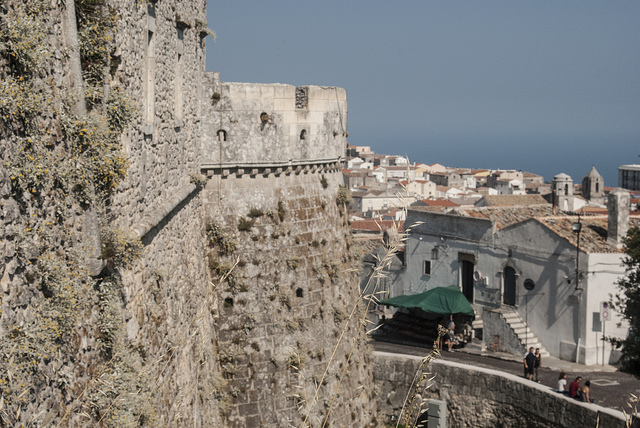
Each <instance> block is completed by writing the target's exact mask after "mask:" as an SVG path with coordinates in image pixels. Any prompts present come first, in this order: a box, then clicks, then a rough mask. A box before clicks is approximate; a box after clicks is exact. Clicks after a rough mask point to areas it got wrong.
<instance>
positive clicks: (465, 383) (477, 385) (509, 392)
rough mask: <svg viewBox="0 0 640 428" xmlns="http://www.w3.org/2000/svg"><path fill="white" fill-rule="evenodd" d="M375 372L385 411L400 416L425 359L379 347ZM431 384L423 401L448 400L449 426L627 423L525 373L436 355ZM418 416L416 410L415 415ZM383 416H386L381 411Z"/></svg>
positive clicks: (620, 416) (614, 413)
mask: <svg viewBox="0 0 640 428" xmlns="http://www.w3.org/2000/svg"><path fill="white" fill-rule="evenodd" d="M373 361H374V373H375V378H376V379H375V383H376V388H377V389H379V390H380V391H384V393H382V394H380V395H379V396H378V405H379V408H380V415H386V416H387V418H388V419H392V418H391V417H390V416H394V417H398V416H399V415H400V409H401V408H402V405H403V402H404V399H405V397H406V396H407V394H408V391H409V387H410V385H411V383H412V381H413V378H414V376H415V375H416V371H417V370H418V368H419V367H420V363H421V361H422V359H421V358H420V357H414V356H406V355H404V356H399V355H396V354H388V353H385V352H375V353H374V357H373ZM427 372H428V373H429V375H428V378H431V377H432V376H434V375H435V377H434V379H433V380H432V381H431V382H429V383H430V384H431V387H430V388H428V389H427V390H426V391H425V390H422V391H419V395H420V396H421V398H422V399H423V400H430V399H437V400H444V401H446V403H447V426H448V427H452V428H453V427H467V426H473V427H496V426H508V427H512V426H535V427H549V428H552V427H564V426H596V421H599V425H598V426H603V427H612V428H615V427H620V428H622V427H624V426H625V420H624V415H623V414H622V412H619V411H616V410H612V409H608V408H605V407H600V406H598V405H595V404H587V403H582V402H578V401H576V400H574V399H572V398H568V397H565V396H563V395H561V394H558V393H556V392H554V391H552V390H551V388H549V387H548V386H543V385H539V384H534V383H532V382H529V381H526V380H523V379H522V378H520V377H518V376H514V375H510V374H505V373H502V372H498V371H496V370H491V369H485V368H482V367H471V366H467V365H462V364H458V363H455V362H452V361H444V360H434V361H432V362H431V363H430V364H429V365H428V367H427ZM416 416H417V415H416ZM381 417H382V416H381Z"/></svg>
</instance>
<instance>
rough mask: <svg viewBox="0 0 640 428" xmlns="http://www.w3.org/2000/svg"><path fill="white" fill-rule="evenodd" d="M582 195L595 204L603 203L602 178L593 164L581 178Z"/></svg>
mask: <svg viewBox="0 0 640 428" xmlns="http://www.w3.org/2000/svg"><path fill="white" fill-rule="evenodd" d="M582 196H584V197H585V198H586V199H588V200H589V201H590V202H593V203H596V204H602V203H604V180H603V179H602V176H601V175H600V174H599V173H598V171H597V170H596V167H595V166H592V167H591V170H590V171H589V174H587V175H586V176H585V177H584V178H583V179H582Z"/></svg>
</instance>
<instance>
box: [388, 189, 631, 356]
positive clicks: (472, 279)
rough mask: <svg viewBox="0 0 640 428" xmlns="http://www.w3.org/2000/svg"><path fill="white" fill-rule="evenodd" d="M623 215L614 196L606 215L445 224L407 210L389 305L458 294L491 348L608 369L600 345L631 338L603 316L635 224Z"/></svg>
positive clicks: (537, 210)
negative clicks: (430, 293)
mask: <svg viewBox="0 0 640 428" xmlns="http://www.w3.org/2000/svg"><path fill="white" fill-rule="evenodd" d="M558 178H560V179H566V178H565V177H558ZM564 184H565V183H564V182H563V185H564ZM567 189H569V187H568V186H567ZM572 190H573V189H571V190H569V192H572ZM566 196H571V195H567V194H566V193H565V194H563V195H562V197H561V198H560V199H561V202H562V205H564V206H567V207H568V206H571V205H572V201H571V200H570V199H568V200H567V198H566ZM565 202H566V204H565ZM628 207H629V194H628V193H626V192H624V191H623V190H622V189H616V191H615V192H612V194H610V195H609V215H606V214H600V215H587V214H582V213H576V212H567V211H562V212H561V211H557V212H555V213H554V211H556V210H557V209H558V207H557V206H556V207H554V206H552V204H537V205H520V206H510V207H482V208H468V209H455V210H452V211H451V212H449V213H446V214H443V213H434V212H429V211H427V210H423V209H421V208H419V207H417V208H410V209H409V211H408V214H407V220H406V223H405V225H406V228H407V229H408V231H409V234H408V239H407V241H406V247H405V256H404V257H405V258H404V267H403V268H402V269H401V272H400V274H399V276H398V279H397V280H396V281H395V282H394V284H393V285H392V287H391V288H390V290H389V292H390V297H394V296H397V295H404V294H416V293H420V292H423V291H426V290H429V289H432V288H434V287H442V286H449V285H458V286H459V287H460V289H461V290H462V292H463V293H464V295H465V296H466V297H467V299H468V300H469V302H470V303H472V305H473V307H474V309H475V311H476V313H477V318H478V319H480V320H481V321H480V323H481V325H482V333H483V341H484V343H485V344H486V345H487V346H488V347H494V348H496V349H497V348H499V349H500V350H503V351H507V352H512V353H520V352H523V351H524V348H525V347H528V346H539V347H541V349H542V350H543V351H544V352H545V354H547V353H548V354H550V355H553V356H555V357H559V358H562V359H565V360H569V361H576V362H579V363H582V364H589V365H591V364H600V363H603V362H604V363H611V362H614V361H616V360H617V358H618V356H617V352H616V351H615V350H613V349H612V347H611V345H610V344H609V342H608V341H604V340H602V339H603V334H604V335H606V336H615V337H626V335H627V332H628V328H627V327H626V325H625V324H624V323H620V322H621V320H620V317H619V315H618V314H616V313H613V312H612V311H611V309H610V308H608V307H607V302H608V301H609V300H610V299H611V295H612V294H614V293H615V291H616V282H617V280H618V279H619V278H620V277H621V276H623V275H624V274H625V269H624V266H623V264H622V259H623V257H624V253H623V252H622V239H623V238H624V236H625V235H626V233H627V230H628V228H629V225H630V223H631V224H635V225H638V224H640V218H638V217H637V216H630V215H629V208H628Z"/></svg>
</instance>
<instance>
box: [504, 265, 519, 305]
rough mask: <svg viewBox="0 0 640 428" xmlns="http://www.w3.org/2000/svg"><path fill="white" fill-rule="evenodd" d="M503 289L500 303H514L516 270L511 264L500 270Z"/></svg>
mask: <svg viewBox="0 0 640 428" xmlns="http://www.w3.org/2000/svg"><path fill="white" fill-rule="evenodd" d="M502 280H503V290H502V303H504V304H505V305H510V306H515V305H516V270H515V269H514V268H512V267H511V266H507V267H506V268H504V271H503V272H502Z"/></svg>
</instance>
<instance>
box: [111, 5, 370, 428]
mask: <svg viewBox="0 0 640 428" xmlns="http://www.w3.org/2000/svg"><path fill="white" fill-rule="evenodd" d="M178 6H179V7H178ZM122 8H123V9H124V10H128V11H129V13H123V16H122V28H123V30H125V31H123V32H121V33H120V35H119V41H120V43H119V50H118V54H119V55H120V56H121V58H122V63H121V65H120V67H121V69H122V70H123V71H126V73H125V74H126V75H127V83H128V85H129V87H130V88H131V90H133V91H134V93H136V92H137V93H138V94H139V97H137V98H138V99H139V100H140V101H139V108H140V110H141V113H142V114H141V115H140V118H139V122H138V123H136V124H135V126H133V127H131V129H130V131H129V132H128V133H127V135H126V136H125V137H124V138H123V143H124V144H125V147H126V149H127V152H128V155H129V158H130V160H131V166H130V168H129V172H128V175H127V179H126V182H125V183H124V184H123V185H122V186H121V188H120V189H119V190H120V191H119V193H118V195H117V197H116V198H115V201H114V202H115V203H114V205H113V207H112V212H113V213H114V214H116V215H117V216H118V218H119V220H118V221H119V222H120V224H121V225H122V226H123V227H126V228H130V229H132V230H134V231H135V232H136V233H137V234H139V235H140V236H141V237H142V240H143V243H144V244H145V250H144V255H143V259H142V260H141V261H140V262H139V263H138V265H137V266H135V267H134V268H133V269H131V270H130V271H129V272H127V273H126V274H125V275H124V282H125V291H126V314H127V315H126V323H127V332H128V336H129V339H131V340H133V341H134V342H136V343H139V344H140V346H141V347H143V348H144V349H145V351H146V353H147V354H148V356H149V357H148V358H149V360H153V359H154V358H159V359H160V360H162V361H166V360H167V354H168V353H169V354H170V355H171V362H170V363H168V364H167V365H166V367H163V372H162V373H161V374H160V379H161V381H160V382H159V383H158V386H157V392H156V394H154V396H153V397H152V400H153V405H154V406H156V407H157V408H158V409H163V407H165V408H164V409H163V410H162V413H163V415H162V416H163V420H165V421H166V422H167V423H169V424H178V423H181V422H180V421H183V422H184V421H186V419H183V418H187V415H190V416H189V417H192V416H191V415H195V420H197V421H199V423H201V424H202V425H203V426H207V425H208V426H210V425H212V424H214V425H217V426H238V427H244V426H273V427H276V426H285V425H286V424H288V423H293V424H295V425H302V422H303V420H304V418H305V416H306V413H307V406H308V405H310V404H311V403H312V402H313V401H314V400H313V396H314V393H315V389H314V387H315V386H316V383H317V382H320V381H321V378H322V375H323V373H324V371H325V368H326V367H327V365H328V364H329V362H330V360H331V356H332V353H333V350H334V347H335V346H336V345H337V343H338V339H339V338H340V339H341V344H340V345H339V346H338V348H337V352H336V353H335V355H334V356H333V360H331V361H333V363H332V364H331V365H330V366H329V370H328V376H326V377H325V379H324V380H322V384H323V387H322V388H321V389H320V392H319V394H318V397H317V398H316V400H315V401H316V403H315V404H314V405H313V408H312V410H311V411H310V413H309V414H310V416H309V418H308V421H307V424H310V425H311V426H317V425H319V424H321V423H322V421H323V419H324V418H325V417H326V415H327V413H328V411H327V409H328V406H329V405H330V401H331V398H332V396H333V393H334V392H335V391H338V396H337V399H336V401H335V403H334V404H333V408H332V410H331V414H330V415H329V421H330V423H331V425H332V426H351V425H353V424H356V425H358V426H365V425H366V424H367V423H368V422H369V421H371V420H372V418H373V417H374V415H375V410H374V408H373V407H372V406H373V405H374V401H373V400H372V395H371V394H372V389H371V388H366V385H369V384H371V381H370V379H371V371H370V369H369V368H368V366H369V365H368V364H367V355H368V351H367V349H368V348H367V345H366V343H365V340H364V332H361V333H360V336H359V337H360V338H359V340H358V341H357V342H356V345H355V348H353V349H352V344H353V340H354V339H355V335H356V330H355V329H356V327H357V326H358V325H357V323H356V322H355V320H356V319H355V317H354V318H352V319H351V320H349V314H350V313H351V311H352V310H353V308H354V307H355V306H356V305H357V303H358V297H357V287H356V286H355V284H357V282H356V278H355V273H354V271H349V270H348V269H349V268H354V267H355V265H354V264H353V260H352V259H351V257H350V256H349V255H348V254H349V251H348V247H347V246H348V245H349V235H348V227H347V225H346V217H344V216H343V215H342V213H340V211H339V207H338V206H337V204H336V199H335V198H336V194H337V190H338V186H339V185H340V184H341V180H342V178H341V174H340V162H341V161H342V158H343V156H344V152H345V148H346V114H347V111H346V93H345V91H344V90H343V89H340V88H321V87H315V86H306V87H303V88H295V87H293V86H290V85H261V84H241V83H224V82H221V81H220V78H219V75H218V74H217V73H213V72H212V73H205V72H203V70H202V68H203V64H204V52H203V46H202V44H203V42H202V35H203V33H202V28H200V27H201V26H202V23H203V22H204V3H199V2H187V3H186V4H185V2H176V5H175V6H174V5H173V2H168V1H163V2H158V3H156V7H155V8H154V10H153V11H152V13H151V12H149V10H147V8H146V7H144V8H143V7H138V8H136V9H135V10H133V8H131V7H130V6H127V7H125V6H124V5H123V6H122ZM178 29H180V30H181V31H178ZM150 32H151V33H153V34H152V35H149V34H150ZM149 37H151V38H152V39H153V42H152V44H151V45H150V44H149ZM150 49H152V50H153V51H152V52H151V51H150ZM180 52H181V55H182V56H181V57H180V68H176V67H175V63H176V61H177V60H178V58H179V57H178V55H179V53H180ZM134 70H137V72H135V71H134ZM176 79H179V80H181V81H182V95H181V99H182V100H183V103H184V104H183V105H182V109H181V112H182V117H181V118H176V117H175V116H176V112H179V111H180V109H176V106H175V102H176V100H175V98H176V90H177V89H176V88H177V87H176ZM214 94H215V95H214ZM150 102H153V106H152V108H151V106H150V105H149V103H150ZM198 174H202V176H204V177H207V181H206V184H205V185H204V187H200V186H201V180H202V177H197V176H198ZM194 177H195V180H196V181H198V182H197V183H196V182H194ZM251 210H253V212H254V217H253V218H252V220H253V222H254V225H253V227H251V228H250V230H248V231H239V230H238V226H239V222H240V221H241V220H242V219H244V220H248V219H249V218H250V217H249V213H250V212H251ZM257 211H260V212H261V213H262V214H261V215H260V216H255V212H257ZM210 224H215V225H216V226H217V227H219V228H220V230H221V233H223V234H224V235H225V236H226V237H228V238H229V239H231V240H233V241H235V242H236V249H235V251H234V252H233V253H232V254H229V255H220V254H219V249H218V248H216V246H215V245H213V246H212V245H210V244H209V243H208V241H207V236H206V228H207V226H208V225H210ZM236 260H237V261H238V263H237V264H236V265H235V267H234V268H233V270H232V271H231V274H230V276H229V277H227V278H226V279H225V278H224V275H220V269H221V267H230V266H233V263H234V262H235V261H236ZM216 269H217V270H216ZM358 313H359V312H358ZM349 321H350V323H349ZM347 323H349V325H348V326H347ZM345 326H347V327H345ZM343 328H346V330H345V335H344V336H343V337H341V332H342V330H343ZM174 349H175V350H176V352H178V354H177V355H175V354H171V352H173V351H172V350H174ZM347 358H349V363H348V365H349V370H348V371H347V374H346V375H345V376H344V378H343V379H342V383H341V385H338V382H339V378H340V377H341V375H342V369H343V368H344V367H345V366H346V365H347ZM359 387H360V388H359ZM163 403H164V404H163ZM167 406H168V407H167Z"/></svg>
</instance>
